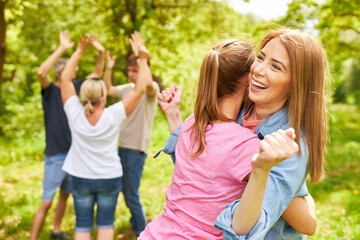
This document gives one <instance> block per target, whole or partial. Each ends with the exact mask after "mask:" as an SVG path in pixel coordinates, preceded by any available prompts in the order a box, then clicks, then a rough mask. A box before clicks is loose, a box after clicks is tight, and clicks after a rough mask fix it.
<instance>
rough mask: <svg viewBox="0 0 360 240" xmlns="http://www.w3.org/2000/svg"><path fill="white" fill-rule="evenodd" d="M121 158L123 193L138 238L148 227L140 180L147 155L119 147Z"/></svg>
mask: <svg viewBox="0 0 360 240" xmlns="http://www.w3.org/2000/svg"><path fill="white" fill-rule="evenodd" d="M119 156H120V161H121V165H122V167H123V177H122V183H123V190H122V192H123V194H124V198H125V203H126V206H127V207H128V208H129V209H130V212H131V219H130V224H131V226H132V227H133V229H134V232H135V234H136V236H137V237H138V236H139V235H140V233H141V232H142V231H144V229H145V226H146V225H147V221H146V216H145V212H144V210H143V207H142V205H141V202H140V197H139V187H140V180H141V178H142V175H143V167H144V164H145V159H146V154H145V153H143V152H141V151H138V150H134V149H128V148H122V147H119Z"/></svg>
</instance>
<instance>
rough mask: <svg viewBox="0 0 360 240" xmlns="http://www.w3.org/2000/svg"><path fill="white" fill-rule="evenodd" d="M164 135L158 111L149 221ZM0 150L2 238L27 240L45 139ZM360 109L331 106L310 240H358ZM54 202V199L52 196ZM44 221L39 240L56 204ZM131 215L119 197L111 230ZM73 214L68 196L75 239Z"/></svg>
mask: <svg viewBox="0 0 360 240" xmlns="http://www.w3.org/2000/svg"><path fill="white" fill-rule="evenodd" d="M167 137H168V127H167V122H166V120H165V119H164V117H163V115H162V114H161V113H160V109H159V110H158V114H157V116H156V119H155V123H154V127H153V131H152V140H151V148H150V154H149V157H148V158H147V160H146V164H145V168H144V176H143V179H142V182H141V189H140V191H141V200H142V203H143V205H144V207H145V211H146V214H147V217H148V220H149V221H151V220H152V219H154V218H155V217H156V216H158V215H159V214H161V213H162V211H163V210H162V207H163V205H164V203H165V192H166V189H167V186H168V185H169V183H170V181H171V175H172V171H173V164H172V162H171V159H170V157H169V156H167V155H166V154H163V153H162V154H160V156H159V157H158V158H155V159H154V158H152V155H153V154H155V153H156V152H157V151H158V150H159V149H161V148H162V146H163V145H164V143H165V141H166V139H167ZM17 144H18V145H16V144H13V143H9V144H7V143H2V144H1V147H0V164H1V165H0V206H1V208H0V239H6V240H12V239H27V238H29V236H30V235H29V234H30V228H31V224H32V219H33V217H34V214H35V212H36V211H37V209H38V207H39V204H40V201H41V197H42V177H43V161H42V158H43V148H44V139H43V137H39V138H36V139H35V138H33V137H32V136H28V138H27V139H24V140H23V141H21V142H20V143H17ZM359 149H360V111H359V109H358V108H357V107H355V106H351V105H340V104H339V105H333V106H332V109H331V117H330V141H329V144H328V152H327V155H326V160H327V162H326V167H325V168H326V177H325V178H324V180H323V181H322V182H321V183H319V184H316V185H313V184H308V187H309V191H310V193H311V195H312V196H313V197H314V199H315V202H316V215H317V219H318V227H317V231H316V234H315V235H314V236H312V237H309V239H314V240H315V239H316V240H317V239H322V240H331V239H334V240H338V239H347V240H350V239H354V240H355V239H359V238H360V214H359V213H360V200H359V198H360V194H359V190H360V187H359V186H360V175H359V174H360V152H359ZM55 199H57V196H56V197H55ZM55 204H56V200H55V202H54V205H53V207H52V209H51V210H50V211H49V213H48V216H47V218H46V220H45V223H44V227H43V231H42V232H41V235H40V239H47V238H48V236H49V235H50V233H51V229H52V224H53V219H54V212H53V209H54V206H55ZM129 219H130V212H129V210H128V209H127V208H126V206H125V203H124V200H123V197H122V195H121V194H120V197H119V201H118V206H117V210H116V217H115V231H116V233H121V232H124V231H126V230H128V229H129V228H130V224H129ZM74 225H75V215H74V210H73V202H72V198H71V197H70V198H69V200H68V208H67V212H66V214H65V217H64V220H63V229H64V231H65V232H67V233H68V234H70V235H73V234H74V232H73V227H74Z"/></svg>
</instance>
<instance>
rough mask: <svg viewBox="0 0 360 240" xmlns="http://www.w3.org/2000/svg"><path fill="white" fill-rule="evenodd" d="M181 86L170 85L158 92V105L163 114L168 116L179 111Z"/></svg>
mask: <svg viewBox="0 0 360 240" xmlns="http://www.w3.org/2000/svg"><path fill="white" fill-rule="evenodd" d="M181 94H182V93H181V87H179V86H177V85H176V84H174V85H170V86H169V87H168V88H166V89H164V90H163V91H162V92H161V93H158V100H159V105H160V107H161V109H162V110H163V112H164V113H165V115H167V116H169V115H171V114H174V113H178V112H180V110H179V105H180V101H181Z"/></svg>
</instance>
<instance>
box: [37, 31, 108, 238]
mask: <svg viewBox="0 0 360 240" xmlns="http://www.w3.org/2000/svg"><path fill="white" fill-rule="evenodd" d="M59 35H60V45H59V47H58V48H57V49H56V50H55V51H54V52H53V53H52V54H51V55H50V56H49V57H48V58H47V59H46V60H45V61H44V62H43V63H42V64H41V66H40V67H39V68H38V70H37V76H38V78H39V81H40V85H41V96H42V105H43V109H44V120H45V134H46V147H45V151H44V153H45V157H44V163H45V164H44V179H43V197H42V201H41V204H40V207H39V209H38V211H37V213H36V214H35V217H34V220H33V224H32V228H31V233H30V239H31V240H35V239H38V237H39V234H40V231H41V228H42V225H43V223H44V220H45V217H46V214H47V212H48V210H49V209H50V207H51V205H52V201H53V198H54V195H55V193H56V190H57V189H58V188H59V187H60V194H59V201H58V203H57V206H56V211H55V223H54V227H53V230H52V233H51V236H50V237H51V238H52V239H70V237H69V236H67V235H66V234H65V233H64V232H62V231H61V221H62V218H63V216H64V213H65V209H66V202H67V199H68V196H69V194H70V192H71V188H70V186H71V182H70V180H71V179H70V177H69V176H68V175H67V174H66V173H65V172H64V171H63V170H62V169H61V168H62V166H63V163H64V160H65V157H66V154H67V152H68V151H69V148H70V144H71V134H70V129H69V125H68V122H67V119H66V116H65V112H64V109H63V105H62V102H61V96H60V83H61V74H62V71H63V69H64V67H65V65H66V62H67V61H68V58H61V56H62V55H63V54H64V53H65V52H66V51H67V50H68V49H70V48H72V47H73V45H74V43H73V42H71V40H70V33H69V31H67V30H66V31H63V32H60V34H59ZM93 46H94V47H95V49H97V51H98V53H99V55H98V58H97V62H96V66H95V69H94V71H93V72H92V73H90V74H89V77H101V76H102V73H103V70H102V69H103V67H104V54H105V53H104V52H105V49H104V47H103V46H102V45H101V44H100V43H99V42H97V41H94V42H93ZM51 69H53V70H54V74H55V82H53V81H52V80H51V78H50V76H49V73H50V71H51ZM82 82H83V80H82V79H80V80H75V81H74V86H75V89H76V92H77V93H78V92H79V90H80V85H81V84H82Z"/></svg>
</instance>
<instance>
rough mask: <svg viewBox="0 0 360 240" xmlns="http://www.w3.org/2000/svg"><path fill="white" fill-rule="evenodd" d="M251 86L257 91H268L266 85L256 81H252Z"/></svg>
mask: <svg viewBox="0 0 360 240" xmlns="http://www.w3.org/2000/svg"><path fill="white" fill-rule="evenodd" d="M251 86H252V88H254V89H256V90H264V89H267V88H268V87H267V86H265V85H264V84H262V83H260V82H257V81H255V80H254V79H252V80H251Z"/></svg>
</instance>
